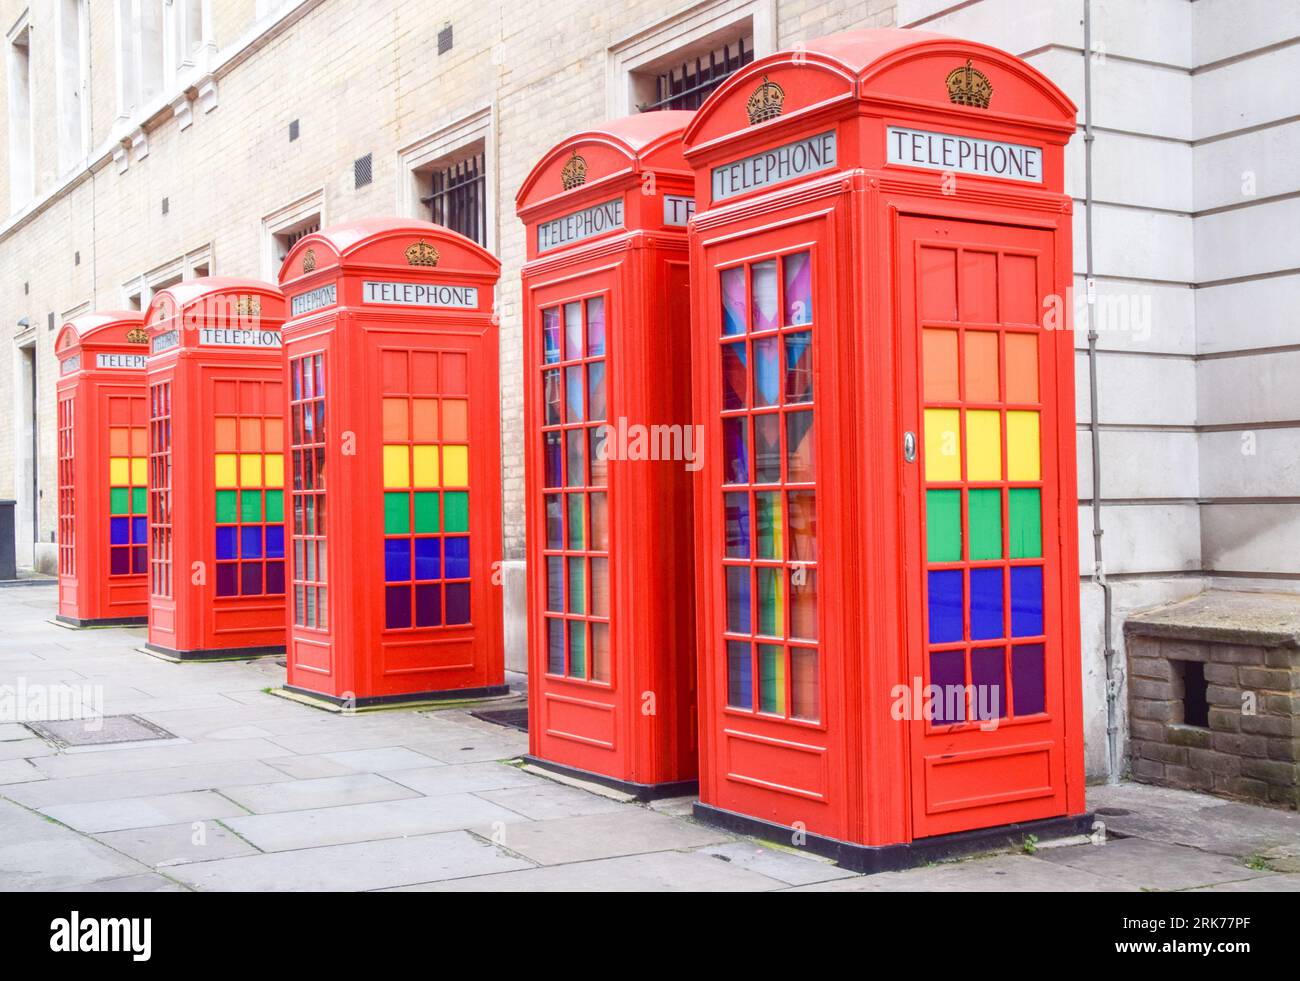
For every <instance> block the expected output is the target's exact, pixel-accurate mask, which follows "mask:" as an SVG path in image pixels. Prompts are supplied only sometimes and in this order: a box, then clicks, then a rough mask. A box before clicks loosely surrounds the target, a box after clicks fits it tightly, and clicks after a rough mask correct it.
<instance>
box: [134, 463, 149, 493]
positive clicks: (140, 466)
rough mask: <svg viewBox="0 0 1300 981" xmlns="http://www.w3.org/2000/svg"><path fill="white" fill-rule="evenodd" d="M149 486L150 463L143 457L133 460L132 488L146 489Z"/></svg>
mask: <svg viewBox="0 0 1300 981" xmlns="http://www.w3.org/2000/svg"><path fill="white" fill-rule="evenodd" d="M148 484H149V461H147V460H146V459H145V458H144V457H142V456H137V457H135V458H133V459H132V460H131V486H132V487H146V486H148Z"/></svg>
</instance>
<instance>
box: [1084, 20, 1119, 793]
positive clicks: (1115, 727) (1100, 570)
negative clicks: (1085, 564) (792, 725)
mask: <svg viewBox="0 0 1300 981" xmlns="http://www.w3.org/2000/svg"><path fill="white" fill-rule="evenodd" d="M1093 139H1094V137H1093V134H1092V0H1083V154H1084V156H1083V159H1084V165H1083V169H1084V206H1083V213H1084V219H1083V220H1084V246H1085V247H1084V252H1085V256H1086V258H1085V263H1086V268H1085V270H1084V286H1085V289H1086V290H1087V305H1086V314H1085V315H1086V317H1087V321H1088V405H1089V419H1088V434H1089V436H1090V437H1091V443H1092V569H1093V578H1094V579H1095V580H1096V581H1097V584H1098V585H1099V586H1101V595H1102V609H1103V612H1102V631H1103V635H1102V636H1103V640H1102V645H1103V647H1102V649H1103V652H1104V654H1105V658H1106V749H1107V764H1108V773H1107V777H1106V782H1107V783H1108V784H1112V785H1113V784H1117V783H1119V776H1120V758H1119V687H1120V678H1119V674H1118V672H1117V670H1116V656H1117V655H1116V651H1115V645H1114V644H1113V643H1112V642H1111V632H1112V628H1113V626H1114V618H1115V614H1114V603H1113V598H1112V596H1111V589H1110V583H1109V582H1107V581H1106V564H1105V561H1104V559H1103V557H1102V546H1101V536H1102V530H1101V426H1100V423H1099V421H1098V418H1097V325H1096V321H1095V319H1094V316H1093V308H1094V306H1095V303H1094V301H1095V300H1096V293H1095V290H1094V288H1093V266H1092V143H1093Z"/></svg>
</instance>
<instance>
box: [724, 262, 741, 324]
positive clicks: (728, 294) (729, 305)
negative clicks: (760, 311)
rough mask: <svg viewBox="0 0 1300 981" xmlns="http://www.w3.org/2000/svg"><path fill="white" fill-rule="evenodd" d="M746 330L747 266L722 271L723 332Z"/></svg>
mask: <svg viewBox="0 0 1300 981" xmlns="http://www.w3.org/2000/svg"><path fill="white" fill-rule="evenodd" d="M744 332H745V267H744V266H737V267H736V268H734V269H725V270H723V272H722V333H724V334H728V335H730V334H743V333H744Z"/></svg>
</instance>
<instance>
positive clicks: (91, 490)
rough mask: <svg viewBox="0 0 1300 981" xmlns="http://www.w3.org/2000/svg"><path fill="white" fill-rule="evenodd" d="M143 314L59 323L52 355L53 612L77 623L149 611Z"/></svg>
mask: <svg viewBox="0 0 1300 981" xmlns="http://www.w3.org/2000/svg"><path fill="white" fill-rule="evenodd" d="M143 322H144V318H143V316H142V315H141V314H140V313H139V312H138V311H113V312H108V311H105V312H103V313H90V314H86V315H85V316H83V317H78V318H77V319H76V320H73V321H70V322H69V323H67V324H65V325H64V327H63V330H62V331H60V332H59V336H58V339H57V340H56V341H55V342H54V351H55V354H56V356H57V357H58V359H59V381H58V384H57V386H56V388H57V391H58V428H59V432H58V450H59V458H58V468H59V470H58V478H59V479H58V494H59V498H58V504H59V610H58V613H57V614H56V619H58V620H60V621H61V622H63V623H67V624H71V625H72V626H76V627H106V626H122V625H132V626H136V625H143V624H144V623H145V621H146V618H147V616H148V612H149V594H148V587H147V585H146V582H145V573H146V572H147V566H148V558H147V555H148V542H147V537H146V536H147V534H148V501H147V499H146V494H147V491H146V487H147V477H146V474H147V468H146V463H147V460H148V451H147V430H146V427H147V425H148V415H147V412H146V409H145V387H144V362H145V351H146V350H147V348H146V347H145V344H146V340H147V339H146V337H145V332H144V330H143V329H142V328H141V324H143Z"/></svg>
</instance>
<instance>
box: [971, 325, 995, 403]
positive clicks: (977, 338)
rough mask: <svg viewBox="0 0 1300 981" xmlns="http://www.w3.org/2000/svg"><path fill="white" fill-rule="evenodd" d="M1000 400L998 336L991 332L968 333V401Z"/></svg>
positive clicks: (976, 331)
mask: <svg viewBox="0 0 1300 981" xmlns="http://www.w3.org/2000/svg"><path fill="white" fill-rule="evenodd" d="M997 400H998V335H997V334H996V333H995V332H993V331H991V330H968V331H966V401H967V402H996V401H997Z"/></svg>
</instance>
